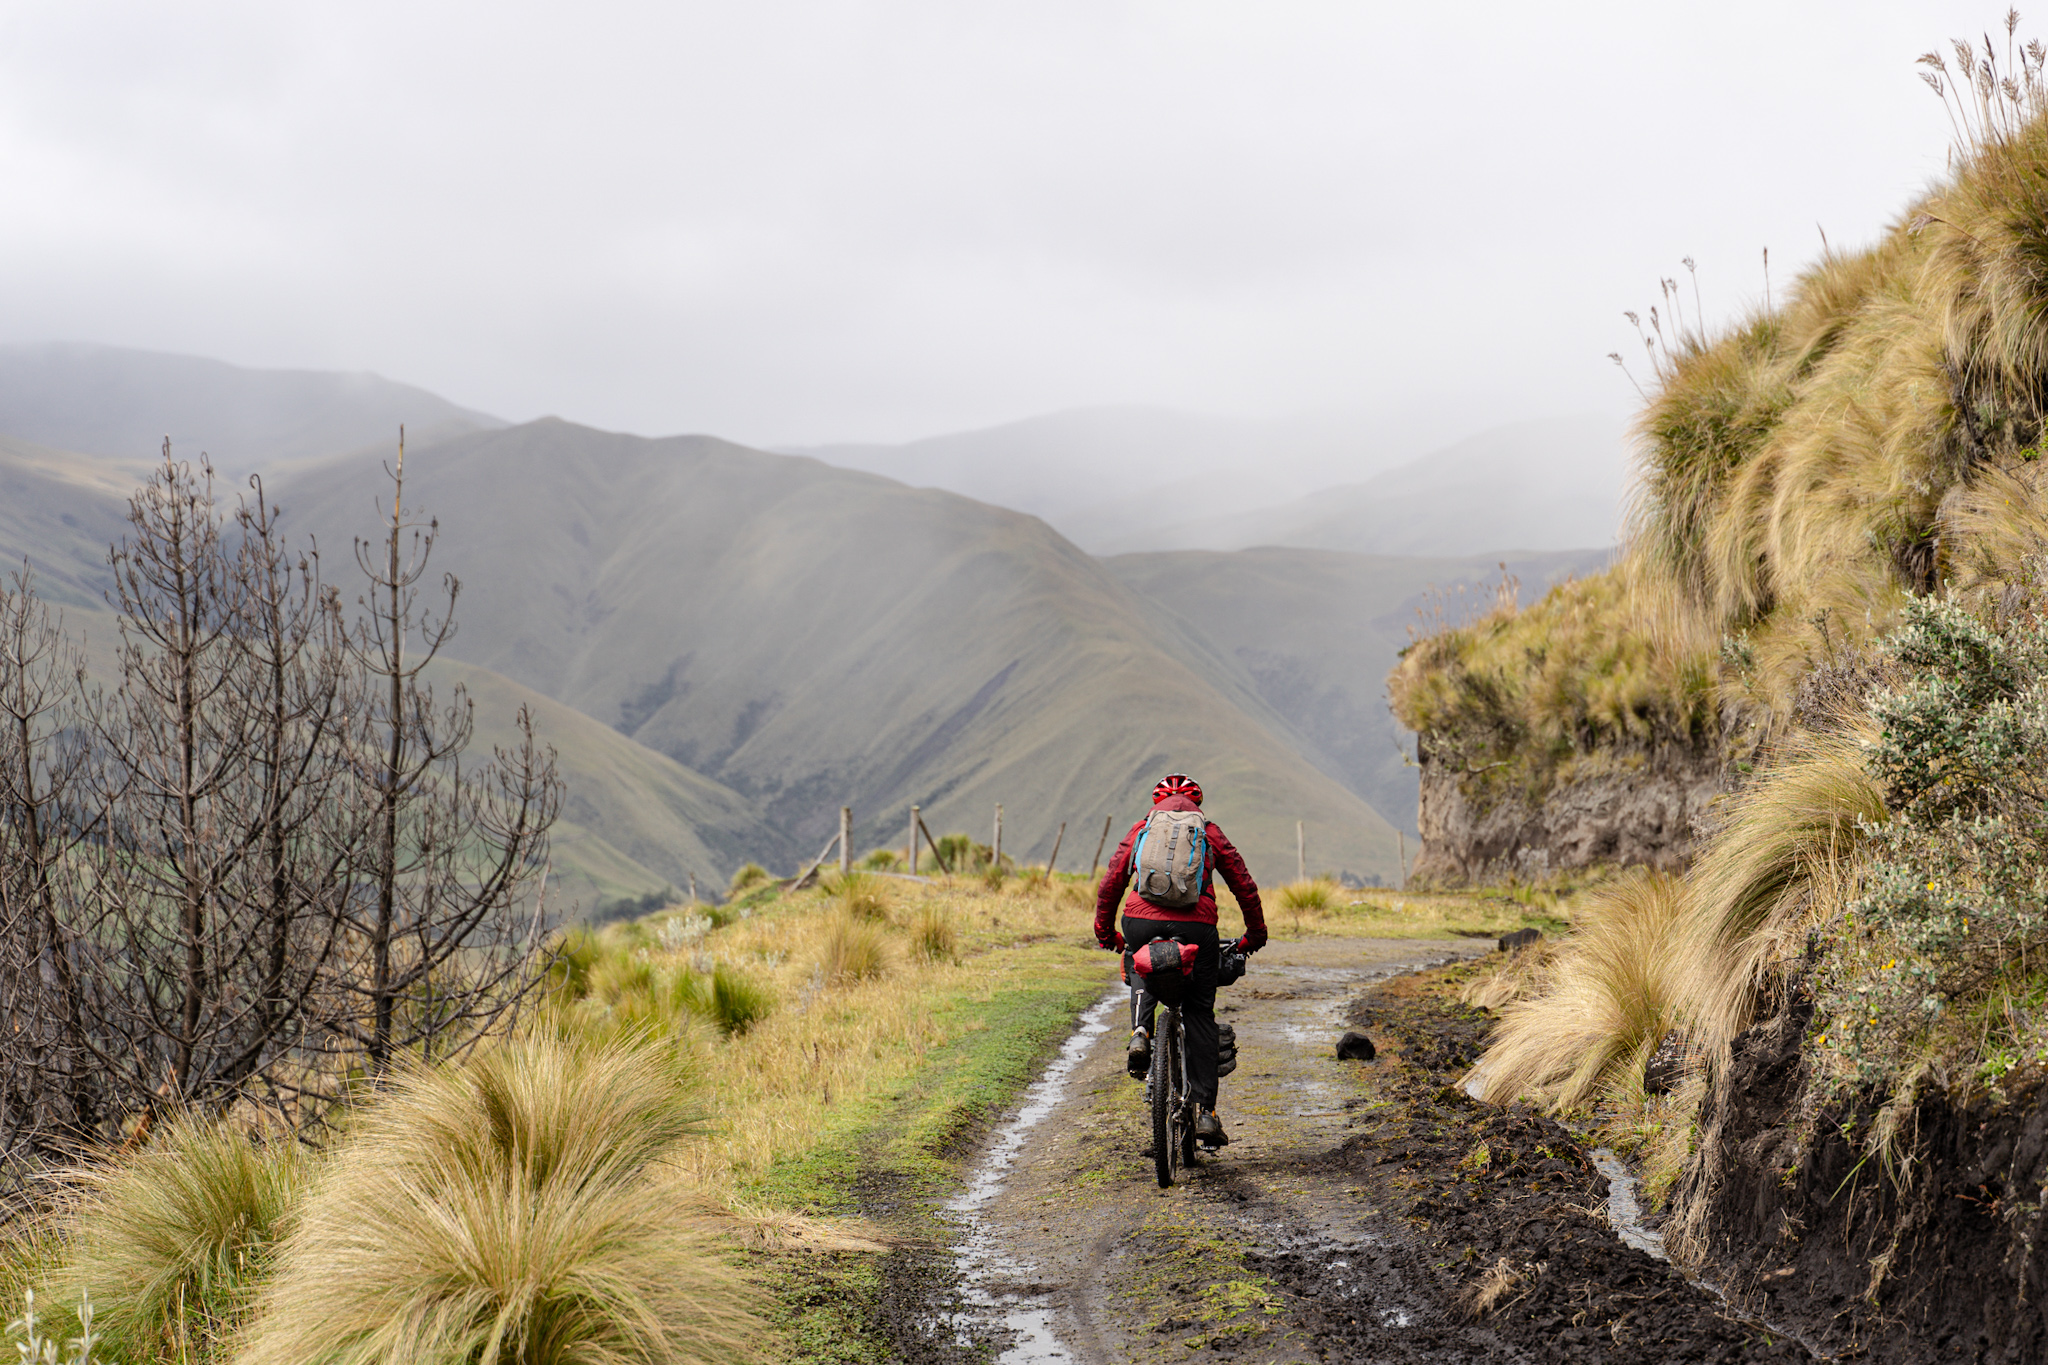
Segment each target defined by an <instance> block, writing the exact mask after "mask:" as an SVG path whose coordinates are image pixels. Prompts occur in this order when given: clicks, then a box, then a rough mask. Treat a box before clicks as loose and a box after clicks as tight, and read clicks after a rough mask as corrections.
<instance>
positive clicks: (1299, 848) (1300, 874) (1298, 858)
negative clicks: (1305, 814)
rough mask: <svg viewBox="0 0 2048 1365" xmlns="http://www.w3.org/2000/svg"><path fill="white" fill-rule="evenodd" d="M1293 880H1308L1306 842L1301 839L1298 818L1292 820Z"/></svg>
mask: <svg viewBox="0 0 2048 1365" xmlns="http://www.w3.org/2000/svg"><path fill="white" fill-rule="evenodd" d="M1294 880H1296V881H1298V882H1305V881H1307V880H1308V844H1307V843H1306V842H1305V841H1304V840H1303V837H1302V833H1301V821H1299V820H1296V821H1295V822H1294Z"/></svg>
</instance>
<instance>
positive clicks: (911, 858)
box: [903, 806, 924, 877]
mask: <svg viewBox="0 0 2048 1365" xmlns="http://www.w3.org/2000/svg"><path fill="white" fill-rule="evenodd" d="M923 823H924V822H923V821H922V820H919V819H918V818H917V807H916V806H912V807H911V808H910V842H909V843H908V844H907V845H905V846H904V850H903V861H904V863H905V864H906V866H907V868H908V871H909V872H910V875H911V876H913V877H915V876H916V875H917V827H918V826H919V825H921V824H923Z"/></svg>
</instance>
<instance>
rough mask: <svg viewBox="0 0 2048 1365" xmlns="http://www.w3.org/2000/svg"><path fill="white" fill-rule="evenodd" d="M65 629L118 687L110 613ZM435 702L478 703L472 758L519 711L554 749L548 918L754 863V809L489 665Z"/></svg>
mask: <svg viewBox="0 0 2048 1365" xmlns="http://www.w3.org/2000/svg"><path fill="white" fill-rule="evenodd" d="M62 613H63V622H64V627H65V630H66V632H67V633H68V634H70V635H71V637H72V638H73V639H74V640H76V641H79V642H80V643H82V644H83V645H84V646H85V657H86V666H87V668H88V669H89V671H90V672H91V673H92V675H93V677H94V678H95V680H98V681H103V682H107V683H109V684H111V683H112V681H113V680H114V679H115V678H116V676H117V674H118V670H119V663H118V655H117V652H116V651H117V649H118V646H119V641H120V630H119V625H118V622H117V618H116V617H115V615H114V613H113V612H112V611H110V610H107V609H106V608H104V607H94V606H77V605H64V606H63V607H62ZM428 681H429V682H430V683H431V684H432V685H433V687H434V689H435V693H436V697H437V700H440V701H442V702H445V701H446V700H447V698H448V695H449V693H450V691H451V690H452V689H453V688H454V687H455V686H457V685H458V684H459V685H461V686H463V687H465V688H467V689H468V691H469V698H470V701H471V702H472V703H474V705H475V717H476V730H475V734H474V738H473V740H472V747H471V749H470V751H469V753H468V756H467V761H468V762H470V763H477V762H482V761H485V760H487V759H488V758H489V757H490V753H491V747H492V746H493V745H495V744H510V743H512V742H513V740H514V738H515V731H514V728H513V721H514V718H515V717H516V716H517V715H518V712H519V708H520V707H521V706H526V707H528V708H530V709H531V710H532V712H533V722H534V732H535V733H536V734H537V735H538V736H539V737H540V739H541V741H542V742H543V743H546V744H549V745H552V746H553V747H554V749H555V754H556V764H557V770H558V772H559V773H560V775H561V777H562V783H563V788H564V796H563V803H562V812H561V817H560V818H559V819H558V820H557V821H556V823H555V830H554V836H553V839H552V841H551V857H552V871H551V872H550V874H549V880H548V906H549V908H550V911H551V912H553V913H558V914H562V915H567V914H568V913H569V912H570V910H571V909H572V908H573V907H578V906H580V907H581V910H582V913H583V914H585V915H588V914H589V913H590V912H591V911H592V910H594V909H595V908H596V907H597V905H598V904H599V903H600V902H601V901H605V900H610V899H613V898H616V897H619V896H639V895H643V894H645V893H647V892H649V891H659V890H661V889H663V888H664V887H675V888H677V889H678V890H686V889H687V888H688V887H689V885H690V878H691V876H692V875H693V874H694V875H695V876H696V877H697V878H698V879H699V887H700V889H701V890H702V891H704V892H706V893H710V892H714V891H721V890H723V889H724V887H725V883H726V879H727V878H728V877H729V876H731V874H732V870H733V869H734V868H735V867H737V866H738V865H739V864H740V863H742V862H744V861H746V859H747V858H749V857H752V856H754V851H755V849H756V848H757V846H758V841H759V839H760V833H761V828H762V819H761V814H760V812H759V811H758V810H757V809H756V808H755V807H754V805H753V803H752V802H750V801H748V800H747V799H746V798H745V797H743V796H741V795H739V793H737V792H734V791H732V790H730V789H728V788H726V787H723V786H720V785H719V784H718V783H716V782H713V781H711V780H710V779H709V778H707V777H704V776H703V775H702V774H699V773H693V772H691V771H689V770H688V769H687V768H684V767H682V766H681V765H680V764H678V763H676V762H675V761H674V760H673V759H670V758H668V757H666V756H664V755H662V754H658V753H655V752H654V751H653V750H651V749H647V748H644V747H643V746H641V745H639V744H636V743H634V742H633V741H632V740H630V739H628V738H627V737H625V736H624V735H621V734H619V733H618V732H617V731H616V730H613V729H612V728H611V727H609V726H606V725H601V724H599V723H598V722H596V721H594V720H592V719H591V718H590V717H588V716H585V715H583V714H581V713H580V712H577V711H575V710H573V709H572V708H570V707H567V706H564V705H562V704H561V703H560V702H558V701H554V700H552V699H550V698H548V697H544V696H542V695H540V694H539V693H537V692H535V691H533V690H532V689H531V688H526V687H521V686H520V685H519V684H518V683H515V682H513V681H512V680H511V679H510V678H506V677H502V676H500V675H499V674H496V673H493V672H491V671H490V670H489V669H487V668H479V667H477V666H476V665H474V664H467V663H460V662H456V661H452V660H450V661H443V662H437V663H436V664H435V665H434V666H433V668H432V669H430V670H429V674H428Z"/></svg>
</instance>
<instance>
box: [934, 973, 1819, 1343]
mask: <svg viewBox="0 0 2048 1365" xmlns="http://www.w3.org/2000/svg"><path fill="white" fill-rule="evenodd" d="M1489 946H1490V945H1487V944H1471V943H1445V942H1442V941H1392V940H1359V939H1349V940H1346V939H1333V940H1310V941H1295V942H1289V943H1276V944H1274V945H1272V946H1271V947H1270V948H1268V949H1267V950H1266V951H1265V952H1263V953H1261V954H1259V955H1258V956H1257V957H1256V958H1255V959H1254V960H1253V969H1252V972H1251V973H1250V974H1249V975H1248V976H1247V977H1246V978H1245V980H1244V981H1242V982H1241V983H1239V984H1238V985H1237V986H1235V987H1232V988H1229V989H1227V990H1225V991H1224V992H1223V993H1222V995H1221V997H1220V999H1219V1001H1218V1012H1219V1015H1220V1016H1221V1017H1223V1018H1224V1019H1227V1020H1229V1021H1230V1022H1232V1023H1234V1024H1235V1025H1236V1027H1237V1032H1238V1046H1239V1053H1240V1058H1241V1061H1240V1064H1239V1067H1238V1070H1237V1073H1236V1074H1235V1075H1233V1076H1231V1077H1229V1078H1227V1079H1226V1080H1225V1081H1224V1082H1223V1086H1222V1097H1221V1103H1220V1105H1219V1110H1220V1112H1221V1114H1222V1116H1223V1118H1224V1122H1225V1124H1226V1126H1227V1127H1228V1129H1229V1131H1230V1134H1231V1138H1232V1143H1231V1145H1230V1146H1229V1147H1227V1148H1225V1149H1223V1150H1221V1151H1219V1152H1217V1153H1215V1154H1214V1155H1213V1156H1212V1157H1209V1158H1206V1159H1204V1160H1203V1161H1202V1162H1201V1164H1200V1165H1199V1166H1198V1167H1197V1168H1196V1169H1195V1170H1193V1171H1192V1172H1189V1173H1187V1174H1186V1176H1185V1177H1184V1183H1183V1184H1181V1185H1180V1186H1177V1187H1176V1188H1174V1189H1172V1190H1161V1189H1159V1188H1158V1187H1157V1183H1156V1181H1155V1180H1154V1178H1153V1175H1152V1166H1151V1162H1150V1160H1149V1158H1147V1157H1145V1156H1144V1155H1143V1148H1144V1147H1145V1145H1146V1143H1147V1141H1148V1140H1149V1133H1148V1129H1147V1125H1146V1122H1145V1116H1144V1114H1143V1113H1142V1112H1141V1110H1142V1101H1143V1086H1142V1085H1141V1084H1140V1083H1138V1082H1134V1081H1132V1080H1130V1079H1128V1078H1127V1077H1126V1076H1125V1075H1124V1072H1123V1046H1124V1042H1125V1038H1126V1034H1125V1032H1124V1029H1123V1016H1122V1013H1121V1011H1115V1012H1112V1013H1110V1014H1109V1016H1108V1017H1107V1018H1106V1019H1105V1020H1101V1022H1106V1023H1107V1024H1108V1025H1109V1027H1108V1028H1107V1030H1106V1031H1103V1032H1099V1033H1095V1032H1093V1031H1092V1030H1091V1034H1092V1036H1088V1037H1085V1038H1082V1039H1077V1040H1076V1042H1075V1043H1074V1044H1072V1045H1070V1049H1069V1053H1068V1064H1069V1066H1070V1068H1071V1070H1070V1074H1067V1075H1066V1076H1065V1079H1064V1080H1063V1081H1061V1082H1060V1083H1059V1084H1058V1086H1057V1088H1056V1090H1055V1089H1052V1088H1051V1087H1044V1088H1041V1090H1040V1091H1039V1096H1038V1097H1039V1099H1040V1100H1041V1101H1042V1103H1041V1104H1040V1106H1039V1109H1040V1110H1042V1111H1043V1113H1042V1117H1040V1118H1038V1119H1037V1121H1035V1122H1033V1123H1032V1126H1031V1128H1030V1131H1029V1132H1028V1133H1027V1134H1026V1135H1025V1138H1024V1140H1023V1141H1022V1143H1021V1145H1018V1146H1017V1147H1016V1149H1015V1152H1014V1154H1013V1155H1009V1156H1008V1158H1007V1160H999V1161H997V1162H996V1163H994V1165H993V1166H992V1168H991V1169H992V1170H993V1171H994V1172H995V1174H996V1175H997V1176H998V1178H999V1184H998V1186H997V1188H995V1189H994V1190H993V1191H992V1192H991V1193H990V1194H989V1195H988V1197H986V1198H985V1199H984V1200H982V1201H981V1202H979V1204H978V1205H977V1207H976V1208H975V1209H974V1210H973V1212H972V1214H971V1215H970V1218H969V1226H968V1227H967V1228H966V1229H965V1230H964V1232H963V1240H964V1241H966V1242H968V1243H970V1244H972V1245H973V1246H974V1248H975V1252H974V1254H973V1255H972V1256H971V1257H970V1258H969V1276H968V1278H969V1281H970V1284H969V1289H970V1293H971V1294H972V1296H973V1297H975V1298H978V1299H980V1300H981V1301H982V1303H983V1309H982V1312H981V1317H982V1322H981V1323H980V1324H977V1326H978V1327H981V1328H994V1329H995V1330H994V1332H993V1339H994V1340H996V1341H998V1342H1000V1341H1001V1340H1003V1337H1004V1333H1003V1332H1002V1330H1001V1329H1002V1327H1003V1326H1004V1325H1005V1324H1007V1326H1008V1327H1010V1328H1011V1329H1012V1331H1011V1332H1010V1333H1009V1348H1008V1350H1007V1351H1006V1352H1005V1353H1004V1354H1003V1355H1002V1357H1001V1358H1002V1359H1004V1360H1006V1361H1052V1360H1065V1361H1074V1362H1086V1363H1089V1365H1093V1363H1094V1362H1111V1361H1116V1362H1123V1361H1152V1360H1165V1359H1173V1360H1185V1359H1187V1358H1189V1356H1190V1355H1191V1353H1193V1352H1197V1351H1199V1352H1201V1353H1202V1354H1203V1355H1204V1356H1205V1357H1208V1358H1216V1357H1229V1358H1240V1357H1241V1358H1245V1359H1255V1360H1258V1361H1262V1362H1264V1361H1274V1362H1278V1361H1313V1360H1357V1359H1371V1360H1375V1361H1388V1362H1406V1361H1430V1362H1457V1361H1517V1360H1531V1361H1579V1360H1588V1361H1591V1360H1617V1361H1620V1360H1645V1361H1649V1360H1657V1361H1662V1360H1716V1361H1718V1360H1729V1361H1734V1360H1745V1361H1747V1360H1798V1359H1804V1358H1806V1357H1805V1353H1804V1352H1803V1351H1801V1350H1799V1349H1798V1348H1797V1347H1795V1346H1790V1345H1788V1344H1787V1343H1784V1342H1782V1341H1775V1340H1771V1339H1769V1337H1768V1336H1767V1335H1765V1334H1760V1333H1758V1332H1756V1331H1755V1330H1754V1329H1753V1328H1751V1327H1749V1326H1747V1325H1745V1324H1742V1323H1739V1322H1733V1321H1730V1320H1729V1319H1728V1318H1726V1317H1725V1316H1724V1314H1723V1312H1722V1310H1721V1309H1720V1307H1719V1306H1718V1305H1717V1304H1716V1303H1714V1302H1713V1301H1712V1300H1711V1299H1710V1298H1709V1297H1708V1296H1707V1295H1705V1294H1703V1293H1702V1292H1701V1291H1699V1290H1697V1289H1695V1288H1694V1287H1693V1286H1691V1285H1689V1284H1687V1283H1686V1282H1685V1281H1684V1280H1683V1279H1682V1278H1681V1277H1679V1276H1678V1275H1677V1274H1676V1273H1675V1272H1674V1271H1672V1270H1671V1269H1670V1268H1669V1267H1668V1266H1666V1265H1664V1264H1662V1263H1661V1262H1658V1261H1655V1260H1652V1259H1651V1258H1650V1257H1648V1256H1645V1255H1643V1253H1641V1252H1640V1251H1636V1250H1634V1249H1632V1248H1629V1247H1626V1246H1623V1245H1622V1244H1620V1243H1619V1242H1618V1241H1616V1240H1615V1239H1614V1237H1613V1236H1612V1235H1611V1233H1610V1232H1609V1230H1608V1229H1607V1227H1606V1225H1605V1222H1604V1220H1603V1219H1602V1218H1601V1216H1600V1214H1599V1209H1600V1207H1601V1201H1602V1200H1604V1198H1605V1196H1606V1193H1607V1190H1606V1181H1605V1180H1604V1178H1602V1177H1601V1176H1600V1175H1599V1174H1598V1173H1597V1171H1595V1170H1594V1169H1593V1167H1592V1165H1591V1163H1590V1161H1589V1160H1588V1159H1587V1157H1586V1154H1585V1153H1584V1152H1583V1150H1581V1149H1580V1148H1579V1147H1578V1145H1577V1144H1576V1142H1575V1141H1574V1140H1573V1139H1572V1138H1571V1136H1570V1135H1569V1134H1568V1133H1566V1132H1565V1131H1564V1130H1563V1129H1562V1128H1559V1127H1558V1126H1557V1125H1556V1124H1554V1123H1550V1122H1549V1121H1548V1120H1545V1119H1541V1118H1540V1117H1537V1116H1534V1115H1528V1114H1522V1113H1517V1112H1510V1111H1502V1110H1500V1109H1497V1108H1494V1107H1491V1106H1484V1105H1478V1104H1476V1103H1474V1102H1472V1101H1470V1100H1469V1099H1467V1098H1465V1097H1464V1096H1463V1095H1462V1093H1461V1092H1458V1091H1457V1090H1456V1089H1455V1087H1454V1086H1452V1085H1450V1084H1449V1081H1451V1080H1452V1079H1454V1078H1455V1076H1456V1075H1457V1074H1459V1073H1461V1072H1462V1071H1463V1069H1464V1068H1465V1067H1466V1066H1467V1065H1469V1060H1470V1056H1471V1054H1472V1053H1473V1051H1474V1050H1476V1047H1477V1046H1478V1040H1479V1038H1480V1037H1481V1036H1482V1034H1483V1032H1484V1028H1485V1021H1484V1020H1483V1019H1481V1018H1478V1017H1477V1016H1475V1015H1473V1014H1472V1012H1470V1011H1463V1010H1459V1009H1457V1008H1455V1007H1449V1008H1447V1007H1446V1005H1445V1003H1444V1002H1445V999H1446V998H1447V997H1446V994H1445V992H1444V991H1443V989H1442V988H1440V987H1432V986H1430V985H1429V984H1428V978H1426V977H1425V978H1418V977H1415V976H1412V975H1402V974H1403V973H1409V972H1413V971H1414V970H1415V969H1417V968H1421V967H1425V966H1430V965H1436V964H1442V963H1444V962H1446V961H1447V960H1451V959H1454V958H1469V957H1471V956H1474V955H1476V954H1478V953H1480V952H1482V951H1484V950H1485V949H1486V948H1487V947H1489ZM1418 983H1422V984H1420V985H1418ZM1358 1021H1363V1022H1364V1023H1365V1024H1366V1026H1367V1028H1368V1031H1369V1032H1370V1033H1371V1034H1372V1035H1373V1038H1374V1041H1375V1042H1376V1043H1379V1044H1380V1045H1381V1047H1382V1049H1383V1055H1382V1056H1381V1058H1380V1059H1379V1060H1378V1061H1375V1062H1372V1063H1358V1062H1340V1061H1338V1060H1337V1059H1336V1057H1335V1043H1336V1040H1337V1038H1338V1036H1339V1035H1340V1034H1341V1033H1342V1032H1343V1030H1344V1029H1345V1028H1346V1027H1347V1026H1349V1025H1350V1024H1352V1023H1354V1022H1358ZM1049 1090H1050V1091H1051V1093H1048V1091H1049ZM998 1140H999V1141H1000V1136H999V1139H998ZM1496 1267H1498V1268H1499V1269H1498V1271H1497V1272H1496V1274H1497V1275H1498V1276H1499V1277H1501V1278H1506V1279H1508V1280H1511V1281H1512V1283H1511V1284H1510V1286H1509V1287H1508V1288H1507V1289H1505V1290H1503V1292H1502V1293H1501V1295H1500V1296H1499V1298H1500V1302H1499V1304H1498V1305H1497V1306H1496V1308H1495V1310H1494V1311H1493V1312H1492V1313H1490V1314H1487V1315H1480V1316H1475V1315H1474V1314H1472V1313H1471V1312H1469V1311H1467V1304H1468V1303H1469V1301H1470V1296H1471V1295H1472V1294H1473V1293H1474V1292H1475V1291H1476V1289H1477V1287H1479V1286H1480V1285H1482V1284H1483V1283H1484V1281H1485V1279H1486V1274H1487V1272H1488V1271H1490V1270H1494V1269H1495V1268H1496ZM991 1304H992V1305H993V1307H991V1306H990V1305H991ZM971 1335H973V1336H974V1337H977V1338H982V1337H983V1332H982V1330H975V1331H973V1332H972V1333H971ZM984 1339H986V1338H984Z"/></svg>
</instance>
